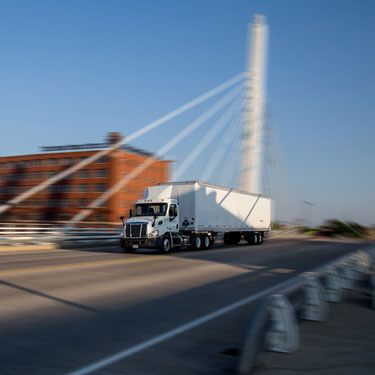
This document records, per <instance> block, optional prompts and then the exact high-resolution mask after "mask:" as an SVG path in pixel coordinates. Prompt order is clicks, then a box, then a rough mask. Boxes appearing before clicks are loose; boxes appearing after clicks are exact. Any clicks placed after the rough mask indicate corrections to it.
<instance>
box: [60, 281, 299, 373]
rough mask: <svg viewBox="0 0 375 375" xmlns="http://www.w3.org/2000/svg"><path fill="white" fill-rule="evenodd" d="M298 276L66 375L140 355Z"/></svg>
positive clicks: (87, 370) (92, 370) (264, 294)
mask: <svg viewBox="0 0 375 375" xmlns="http://www.w3.org/2000/svg"><path fill="white" fill-rule="evenodd" d="M297 277H298V276H295V277H293V278H291V279H288V280H286V281H283V282H282V283H279V284H277V285H274V286H272V287H270V288H267V289H265V290H262V291H260V292H258V293H255V294H252V295H251V296H248V297H246V298H243V299H240V300H239V301H237V302H234V303H232V304H230V305H227V306H225V307H223V308H221V309H219V310H216V311H213V312H211V313H209V314H207V315H203V316H201V317H200V318H197V319H195V320H192V321H190V322H188V323H185V324H183V325H181V326H179V327H176V328H174V329H172V330H170V331H167V332H165V333H163V334H161V335H158V336H155V337H153V338H151V339H149V340H146V341H143V342H141V343H139V344H137V345H135V346H133V347H130V348H127V349H124V350H122V351H119V352H117V353H115V354H113V355H110V356H108V357H105V358H103V359H101V360H99V361H96V362H94V363H92V364H90V365H87V366H85V367H81V368H80V369H78V370H75V371H73V372H70V373H68V374H67V375H85V374H90V373H92V372H94V371H97V370H100V369H101V368H103V367H106V366H109V365H112V364H113V363H115V362H118V361H120V360H123V359H125V358H128V357H130V356H132V355H134V354H137V353H140V352H142V351H144V350H146V349H148V348H151V347H152V346H155V345H157V344H160V343H162V342H164V341H167V340H169V339H171V338H173V337H175V336H177V335H179V334H181V333H184V332H186V331H189V330H191V329H193V328H195V327H198V326H200V325H202V324H204V323H207V322H209V321H211V320H213V319H215V318H218V317H220V316H222V315H225V314H227V313H229V312H231V311H233V310H236V309H238V308H240V307H242V306H244V305H247V304H249V303H252V302H254V301H255V300H257V299H259V298H261V297H264V296H266V295H267V294H270V293H272V292H274V291H276V290H278V289H280V288H283V287H285V286H286V285H288V284H289V283H292V282H293V281H294V279H296V278H297Z"/></svg>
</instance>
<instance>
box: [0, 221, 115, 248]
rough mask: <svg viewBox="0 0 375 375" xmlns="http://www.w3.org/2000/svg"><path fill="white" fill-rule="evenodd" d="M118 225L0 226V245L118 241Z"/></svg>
mask: <svg viewBox="0 0 375 375" xmlns="http://www.w3.org/2000/svg"><path fill="white" fill-rule="evenodd" d="M120 231H121V228H120V227H108V228H65V227H53V226H51V227H47V226H32V227H23V226H0V245H7V246H11V245H42V244H58V245H64V244H71V243H92V242H105V243H111V242H118V241H119V238H120Z"/></svg>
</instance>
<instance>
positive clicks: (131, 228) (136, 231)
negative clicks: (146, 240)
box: [125, 224, 147, 238]
mask: <svg viewBox="0 0 375 375" xmlns="http://www.w3.org/2000/svg"><path fill="white" fill-rule="evenodd" d="M146 233H147V224H126V230H125V235H126V237H130V238H132V237H133V238H140V237H146Z"/></svg>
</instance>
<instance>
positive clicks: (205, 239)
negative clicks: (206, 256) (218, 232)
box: [202, 234, 211, 249]
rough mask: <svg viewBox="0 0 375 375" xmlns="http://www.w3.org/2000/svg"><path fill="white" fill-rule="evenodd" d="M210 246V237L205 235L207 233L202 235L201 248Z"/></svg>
mask: <svg viewBox="0 0 375 375" xmlns="http://www.w3.org/2000/svg"><path fill="white" fill-rule="evenodd" d="M210 246H211V240H210V237H208V236H207V234H205V235H203V236H202V247H203V249H209V248H210Z"/></svg>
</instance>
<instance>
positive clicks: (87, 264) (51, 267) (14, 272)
mask: <svg viewBox="0 0 375 375" xmlns="http://www.w3.org/2000/svg"><path fill="white" fill-rule="evenodd" d="M155 259H170V258H168V257H164V256H151V257H142V258H126V259H104V260H92V261H85V262H79V263H70V264H57V265H46V266H40V267H25V268H16V269H13V270H7V271H0V277H3V276H14V275H19V274H33V273H43V272H52V271H60V270H65V269H69V270H70V269H79V268H92V267H97V266H114V265H121V264H132V263H140V262H146V261H151V260H155Z"/></svg>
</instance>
